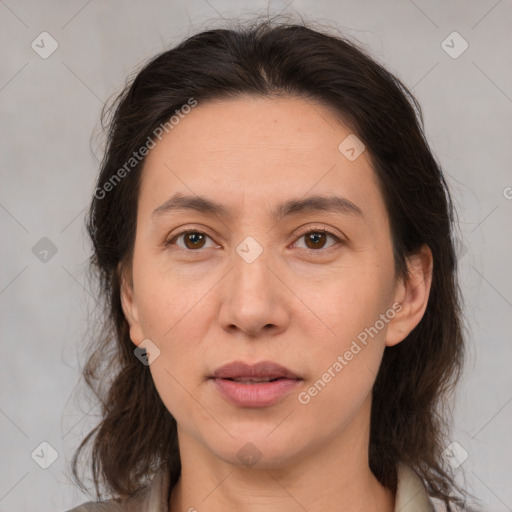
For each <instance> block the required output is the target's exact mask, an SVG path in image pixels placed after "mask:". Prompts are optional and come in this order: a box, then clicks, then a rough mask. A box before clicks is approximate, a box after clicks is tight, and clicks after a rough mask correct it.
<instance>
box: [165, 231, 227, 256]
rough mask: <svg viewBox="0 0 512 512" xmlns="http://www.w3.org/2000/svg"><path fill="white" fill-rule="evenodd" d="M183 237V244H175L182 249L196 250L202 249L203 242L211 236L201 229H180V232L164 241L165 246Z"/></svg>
mask: <svg viewBox="0 0 512 512" xmlns="http://www.w3.org/2000/svg"><path fill="white" fill-rule="evenodd" d="M182 237H183V243H184V244H185V245H179V244H176V245H177V246H178V247H180V248H181V249H184V250H192V251H193V250H197V249H203V248H204V247H205V242H206V240H207V239H210V240H211V238H210V237H209V236H208V235H207V234H206V233H203V232H202V231H196V230H186V231H181V232H180V233H177V234H176V235H174V236H173V237H172V238H171V239H170V240H167V241H166V242H165V245H166V246H169V245H174V244H175V242H176V241H177V240H179V239H181V238H182ZM212 247H218V245H215V244H214V245H212Z"/></svg>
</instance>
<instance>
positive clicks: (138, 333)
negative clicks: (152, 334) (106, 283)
mask: <svg viewBox="0 0 512 512" xmlns="http://www.w3.org/2000/svg"><path fill="white" fill-rule="evenodd" d="M119 276H120V279H119V280H120V284H121V286H120V288H121V290H120V293H121V306H122V308H123V313H124V316H125V318H126V321H127V322H128V325H129V327H130V339H131V340H132V342H133V343H134V344H135V345H137V346H139V345H140V343H142V341H143V340H144V339H145V338H144V333H143V331H142V327H141V325H140V321H139V312H138V310H137V303H136V301H135V294H134V289H133V281H132V279H131V278H128V277H127V269H120V270H119Z"/></svg>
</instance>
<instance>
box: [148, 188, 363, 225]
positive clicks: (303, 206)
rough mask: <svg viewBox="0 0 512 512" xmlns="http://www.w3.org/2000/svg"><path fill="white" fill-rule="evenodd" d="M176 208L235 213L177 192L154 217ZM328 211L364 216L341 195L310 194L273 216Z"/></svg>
mask: <svg viewBox="0 0 512 512" xmlns="http://www.w3.org/2000/svg"><path fill="white" fill-rule="evenodd" d="M176 210H195V211H197V212H200V213H204V214H210V215H216V216H218V217H222V218H226V219H232V218H234V217H235V213H234V212H233V211H232V210H231V209H230V208H228V207H226V206H224V205H222V204H220V203H217V202H215V201H212V200H211V199H208V198H206V197H202V196H197V195H194V196H189V195H183V194H181V193H179V192H178V193H176V194H174V195H173V196H172V197H170V198H169V199H168V200H167V201H165V203H163V204H162V205H160V206H159V207H158V208H156V209H155V210H154V211H153V213H152V214H151V216H152V217H159V216H160V215H164V214H167V213H170V212H172V211H176ZM317 211H326V212H334V213H339V214H344V215H346V214H349V215H355V216H357V217H361V218H363V217H364V216H363V212H362V210H361V208H359V207H358V206H357V205H356V204H354V203H353V202H352V201H350V200H348V199H346V198H345V197H340V196H318V195H317V196H310V197H306V198H303V199H290V200H288V201H285V202H284V203H281V204H279V205H278V206H277V207H276V208H275V209H274V210H272V211H271V218H272V219H273V220H274V221H276V222H277V221H280V220H281V219H283V218H284V217H286V216H288V215H293V214H298V213H303V212H317Z"/></svg>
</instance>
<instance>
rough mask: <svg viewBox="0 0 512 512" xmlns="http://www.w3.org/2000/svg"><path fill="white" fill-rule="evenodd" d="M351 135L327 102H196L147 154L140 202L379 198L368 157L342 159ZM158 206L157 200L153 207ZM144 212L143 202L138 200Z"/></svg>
mask: <svg viewBox="0 0 512 512" xmlns="http://www.w3.org/2000/svg"><path fill="white" fill-rule="evenodd" d="M350 137H354V134H352V132H351V130H350V129H349V128H348V127H347V126H345V125H344V124H342V123H341V122H340V121H339V120H338V118H337V117H336V116H335V115H334V114H333V112H332V111H331V110H329V109H328V108H327V107H326V106H324V105H322V104H320V103H319V102H314V101H313V100H310V99H307V100H306V99H304V98H298V97H277V98H276V97H274V98H267V97H254V96H247V97H240V98H236V99H226V100H214V101H207V102H204V103H201V102H198V104H197V106H195V107H194V108H192V109H191V111H190V112H189V113H188V114H185V115H183V116H182V117H181V118H180V121H179V123H177V124H175V125H174V127H173V128H172V130H170V131H169V133H167V134H164V136H163V137H162V140H161V141H159V142H157V145H156V147H155V148H154V149H152V150H150V152H149V153H148V155H147V157H146V160H145V165H144V170H143V177H142V184H141V193H140V202H141V203H147V202H150V203H151V204H152V205H153V207H156V206H159V205H160V204H161V203H163V202H164V201H165V200H166V199H167V198H168V197H170V196H171V195H172V194H173V193H175V192H181V193H185V194H187V195H190V194H197V195H201V196H208V197H211V198H212V199H214V200H215V201H216V202H222V203H226V204H229V205H231V206H233V208H232V210H233V211H236V203H237V201H238V200H240V199H241V197H242V196H243V202H244V203H245V204H248V205H250V206H252V208H255V207H257V206H258V205H260V206H261V205H262V204H269V203H275V204H277V203H281V202H282V201H283V199H284V196H286V197H294V198H295V197H304V196H306V195H308V194H311V195H320V194H323V195H325V194H327V195H329V194H332V193H333V192H334V191H335V192H336V193H337V194H336V195H338V193H339V194H340V195H343V196H344V197H347V199H349V200H350V201H352V202H353V203H355V204H358V203H362V204H367V203H368V202H370V203H371V202H372V201H373V202H377V203H379V202H380V205H377V204H376V205H375V206H377V207H378V206H380V207H382V206H383V205H382V198H381V197H380V191H379V188H378V184H377V181H376V177H375V175H374V172H373V169H372V165H371V160H370V158H369V156H368V154H367V152H366V151H363V152H362V153H361V154H360V156H359V157H357V158H356V159H355V160H350V159H348V158H347V156H346V154H345V153H343V151H341V150H340V144H341V148H342V149H343V147H344V146H343V144H344V141H346V140H347V138H348V140H349V141H351V140H352V139H351V138H350ZM156 203H158V204H156ZM141 206H142V207H143V209H144V204H141Z"/></svg>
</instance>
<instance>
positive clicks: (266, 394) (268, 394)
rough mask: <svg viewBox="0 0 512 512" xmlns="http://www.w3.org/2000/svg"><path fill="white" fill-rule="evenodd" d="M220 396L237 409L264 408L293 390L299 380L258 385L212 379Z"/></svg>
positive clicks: (281, 380) (285, 380)
mask: <svg viewBox="0 0 512 512" xmlns="http://www.w3.org/2000/svg"><path fill="white" fill-rule="evenodd" d="M212 380H213V381H214V382H215V384H216V386H217V389H218V390H219V391H220V393H221V395H222V396H223V397H224V398H226V400H228V401H229V402H231V403H232V404H235V405H238V406H239V407H266V406H268V405H272V404H274V403H276V402H277V401H279V400H280V399H281V398H283V397H284V396H286V395H287V394H289V393H290V392H291V391H292V390H293V389H295V388H296V387H297V386H298V385H299V383H300V380H294V379H279V380H276V381H274V382H262V383H260V384H244V383H243V382H236V381H233V380H227V379H212Z"/></svg>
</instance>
